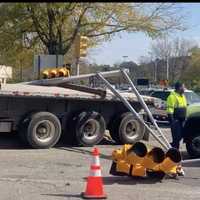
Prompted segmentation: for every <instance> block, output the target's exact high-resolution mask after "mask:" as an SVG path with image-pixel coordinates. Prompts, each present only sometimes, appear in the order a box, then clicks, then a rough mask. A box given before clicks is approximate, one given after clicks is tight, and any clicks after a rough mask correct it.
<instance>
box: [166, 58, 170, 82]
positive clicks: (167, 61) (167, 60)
mask: <svg viewBox="0 0 200 200" xmlns="http://www.w3.org/2000/svg"><path fill="white" fill-rule="evenodd" d="M166 64H167V80H169V57H168V56H167V59H166Z"/></svg>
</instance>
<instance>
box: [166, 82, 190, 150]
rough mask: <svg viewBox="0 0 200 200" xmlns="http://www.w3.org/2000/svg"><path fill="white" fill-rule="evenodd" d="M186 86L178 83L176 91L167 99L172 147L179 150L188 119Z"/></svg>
mask: <svg viewBox="0 0 200 200" xmlns="http://www.w3.org/2000/svg"><path fill="white" fill-rule="evenodd" d="M184 91H185V86H184V84H183V83H181V82H176V84H175V91H173V92H171V93H170V95H169V96H168V98H167V113H168V119H169V122H170V125H171V132H172V143H171V145H172V147H174V148H177V149H179V145H180V141H181V139H182V130H183V123H184V121H185V118H186V109H187V100H186V98H185V95H184Z"/></svg>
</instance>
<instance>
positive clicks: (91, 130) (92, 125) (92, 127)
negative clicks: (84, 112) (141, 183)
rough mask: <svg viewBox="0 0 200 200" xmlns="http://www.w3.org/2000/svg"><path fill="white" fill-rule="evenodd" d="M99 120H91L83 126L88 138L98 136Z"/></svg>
mask: <svg viewBox="0 0 200 200" xmlns="http://www.w3.org/2000/svg"><path fill="white" fill-rule="evenodd" d="M97 128H98V125H97V122H96V121H95V120H89V121H88V122H87V123H86V124H85V126H84V128H83V134H84V136H85V137H86V138H88V139H92V138H94V137H96V136H97Z"/></svg>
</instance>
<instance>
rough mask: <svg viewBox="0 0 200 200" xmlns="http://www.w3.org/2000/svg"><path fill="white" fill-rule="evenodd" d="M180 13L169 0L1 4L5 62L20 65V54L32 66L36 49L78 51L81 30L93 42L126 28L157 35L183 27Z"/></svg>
mask: <svg viewBox="0 0 200 200" xmlns="http://www.w3.org/2000/svg"><path fill="white" fill-rule="evenodd" d="M177 13H178V11H177V9H176V8H175V6H174V4H169V3H168V4H163V3H158V4H142V3H72V2H66V3H1V4H0V58H1V62H2V63H4V64H10V65H12V66H13V65H14V66H15V67H18V66H19V63H18V58H19V57H20V58H21V57H22V58H23V59H25V58H27V59H30V62H29V63H27V62H25V61H22V65H23V66H25V65H31V63H32V61H31V60H32V58H31V56H33V54H34V53H35V54H38V53H47V54H62V55H65V54H68V53H70V55H71V56H73V48H74V41H75V39H76V37H77V35H78V34H80V35H86V36H88V37H89V38H90V47H94V46H96V45H98V44H100V43H101V42H104V41H110V40H111V39H112V38H113V37H114V36H115V35H116V34H120V33H121V32H122V31H127V32H137V31H142V32H144V33H146V34H147V35H149V36H151V37H155V36H158V35H160V34H162V33H163V32H166V31H171V30H175V29H182V28H183V27H182V17H181V16H180V14H179V15H177ZM22 52H23V53H22ZM21 54H23V56H22V55H21ZM24 62H25V63H24Z"/></svg>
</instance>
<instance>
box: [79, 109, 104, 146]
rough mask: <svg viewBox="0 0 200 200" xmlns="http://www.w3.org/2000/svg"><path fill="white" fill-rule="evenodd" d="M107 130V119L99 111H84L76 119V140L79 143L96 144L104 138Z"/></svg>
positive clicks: (84, 144)
mask: <svg viewBox="0 0 200 200" xmlns="http://www.w3.org/2000/svg"><path fill="white" fill-rule="evenodd" d="M105 130H106V123H105V120H104V118H103V117H102V116H101V115H100V114H99V113H97V112H94V111H92V112H82V113H80V114H79V116H78V118H77V121H76V133H75V134H76V140H77V142H78V144H79V145H83V146H93V145H96V144H98V143H100V142H101V140H102V139H103V137H104V133H105Z"/></svg>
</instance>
